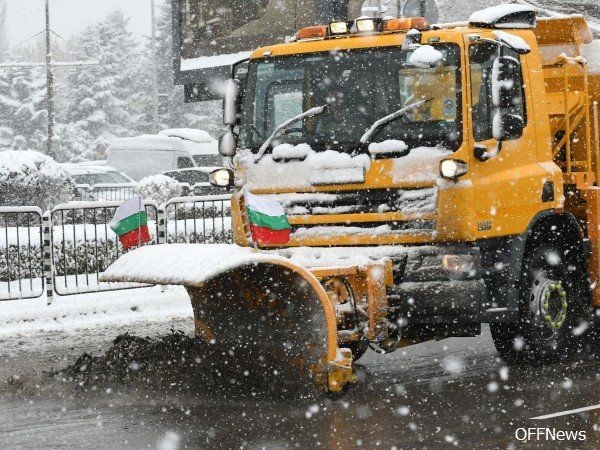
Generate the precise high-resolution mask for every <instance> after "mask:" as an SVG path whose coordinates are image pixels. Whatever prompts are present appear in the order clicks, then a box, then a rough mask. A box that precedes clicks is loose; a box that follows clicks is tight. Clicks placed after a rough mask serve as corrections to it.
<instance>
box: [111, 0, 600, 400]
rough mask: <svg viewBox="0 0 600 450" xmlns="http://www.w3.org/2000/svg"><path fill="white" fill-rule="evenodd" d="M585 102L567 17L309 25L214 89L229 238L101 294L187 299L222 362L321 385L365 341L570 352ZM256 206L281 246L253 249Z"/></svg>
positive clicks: (592, 144) (166, 252)
mask: <svg viewBox="0 0 600 450" xmlns="http://www.w3.org/2000/svg"><path fill="white" fill-rule="evenodd" d="M598 101H600V42H599V41H597V40H596V41H595V40H594V39H593V35H592V32H591V31H590V28H589V27H588V24H587V23H586V20H585V19H584V18H583V17H580V16H572V17H558V18H541V17H536V14H535V12H534V10H532V9H531V8H529V7H526V6H520V5H514V4H512V5H501V6H498V7H494V8H489V9H486V10H483V11H479V12H476V13H474V14H473V15H472V16H471V17H470V19H469V21H468V22H464V23H453V24H440V25H430V24H428V23H427V21H426V20H425V19H423V18H419V17H416V18H397V19H391V18H390V19H372V18H360V19H357V20H355V21H351V22H334V23H330V24H327V25H322V26H313V27H308V28H304V29H301V30H300V31H299V32H298V33H297V35H296V36H295V37H294V38H292V39H290V40H289V41H288V42H286V43H282V44H279V45H273V46H269V47H264V48H260V49H257V50H255V51H254V52H253V53H252V55H251V58H250V60H249V61H246V62H243V63H241V64H238V65H236V66H235V67H234V69H233V77H232V80H230V81H229V82H228V84H227V89H226V94H225V99H224V122H225V124H226V125H228V126H229V127H230V131H229V132H228V133H226V134H225V135H224V136H223V138H222V139H221V142H220V151H221V153H222V154H223V155H224V156H228V157H231V163H232V168H231V169H229V168H228V169H221V170H219V171H216V172H214V173H213V174H212V182H213V183H214V184H217V185H221V186H229V187H231V188H233V189H234V194H233V198H232V229H233V235H234V239H235V245H158V246H147V247H143V248H140V249H138V250H135V251H133V252H130V253H128V254H127V255H125V256H123V257H122V258H121V259H120V260H119V261H117V262H116V263H115V264H114V265H113V266H111V267H110V268H109V269H108V270H107V272H106V273H105V274H104V280H106V281H137V282H150V283H160V284H182V285H185V286H186V288H187V290H188V292H189V294H190V297H191V299H192V305H193V309H194V314H195V320H196V331H197V334H198V335H199V336H201V337H203V338H204V339H205V340H206V341H207V342H208V343H210V345H215V346H220V348H222V349H223V351H222V353H219V354H218V355H223V357H224V358H225V357H226V358H228V361H229V364H230V365H231V361H232V360H240V361H241V360H246V361H247V360H248V359H251V360H253V361H254V362H257V361H258V362H262V363H264V364H263V366H264V367H263V368H267V369H268V370H270V371H272V372H273V373H275V374H285V376H286V377H291V378H295V377H298V378H299V377H302V376H303V375H305V374H306V375H307V376H308V377H310V378H311V379H312V380H313V381H314V382H316V383H317V385H318V386H321V387H322V388H323V389H324V390H328V391H333V392H336V391H340V390H341V389H343V387H344V385H346V384H347V383H349V382H352V381H353V380H354V378H355V375H354V371H353V361H355V360H357V359H358V358H360V356H361V355H362V354H363V353H364V352H365V351H366V350H367V349H368V348H371V349H373V350H375V351H377V352H380V353H390V352H393V351H394V350H396V349H397V348H400V347H403V346H407V345H412V344H416V343H419V342H423V341H427V340H431V339H443V338H447V337H453V336H476V335H478V334H479V333H480V332H481V324H482V323H489V324H490V328H491V333H492V336H493V339H494V342H495V344H496V347H497V349H498V351H499V353H500V355H501V356H502V357H503V358H504V359H505V360H506V361H507V362H508V363H512V364H525V363H538V364H539V363H550V362H553V361H556V360H558V359H561V358H563V357H565V356H567V355H569V354H573V353H577V352H581V349H582V348H584V343H585V342H586V339H587V338H588V337H589V336H588V334H589V331H590V329H591V328H592V322H593V317H594V308H595V307H600V284H599V281H600V236H599V233H600V139H599V128H600V126H599V123H598V122H599V115H598ZM249 195H251V196H253V197H252V198H253V199H254V200H253V201H258V202H260V201H263V202H271V203H269V204H272V203H278V204H279V205H281V207H282V209H283V211H284V214H285V217H284V218H287V220H288V221H289V224H290V227H291V228H290V229H289V230H287V231H289V235H288V236H287V238H286V239H284V240H277V241H276V242H275V241H273V242H269V240H268V239H267V238H264V235H263V238H260V239H259V238H257V236H256V234H255V233H254V232H253V226H254V225H256V223H255V224H253V223H252V221H251V217H249V215H250V212H249V211H250V210H249V209H248V205H247V203H248V196H249ZM257 198H258V200H256V199H257ZM267 209H268V208H267ZM259 225H260V224H259ZM263 231H264V230H263ZM275 231H278V230H275ZM279 231H281V230H279ZM266 234H267V235H268V232H267V233H266ZM275 234H277V233H274V235H275ZM277 235H278V236H279V235H280V233H279V234H277ZM218 355H217V356H218ZM249 355H251V357H250V358H247V357H248V356H249ZM267 361H268V363H267ZM240 370H241V371H245V370H246V369H245V367H240ZM286 370H287V372H286ZM281 376H283V375H281Z"/></svg>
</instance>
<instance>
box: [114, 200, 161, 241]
mask: <svg viewBox="0 0 600 450" xmlns="http://www.w3.org/2000/svg"><path fill="white" fill-rule="evenodd" d="M109 226H110V228H111V229H112V230H113V231H114V232H115V233H116V234H117V235H118V236H119V240H120V241H121V244H122V245H123V248H124V249H125V250H129V249H131V248H133V247H137V246H140V245H142V244H145V243H146V242H149V241H151V240H152V237H151V236H150V232H149V231H148V214H147V213H146V208H144V204H143V202H142V199H141V198H140V197H134V198H132V199H130V200H127V201H125V202H124V203H123V204H122V205H121V206H119V207H118V208H117V211H116V212H115V216H114V217H113V219H112V220H111V221H110V224H109Z"/></svg>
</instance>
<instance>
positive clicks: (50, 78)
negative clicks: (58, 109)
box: [46, 0, 54, 157]
mask: <svg viewBox="0 0 600 450" xmlns="http://www.w3.org/2000/svg"><path fill="white" fill-rule="evenodd" d="M50 32H51V31H50V0H46V90H47V95H48V97H47V99H46V108H47V111H48V142H47V147H46V148H47V153H48V155H49V156H52V157H54V151H53V141H54V73H53V72H52V48H51V42H50Z"/></svg>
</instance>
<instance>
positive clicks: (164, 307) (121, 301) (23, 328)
mask: <svg viewBox="0 0 600 450" xmlns="http://www.w3.org/2000/svg"><path fill="white" fill-rule="evenodd" d="M175 318H178V319H187V318H189V319H190V321H191V320H193V313H192V307H191V304H190V300H189V297H188V296H187V293H186V291H185V289H184V288H182V287H179V286H170V287H168V288H167V290H166V291H165V292H161V289H160V287H152V288H142V289H132V290H122V291H113V292H103V293H95V294H83V295H73V296H68V297H59V296H56V297H55V300H54V303H53V304H52V305H50V306H47V305H46V299H45V297H41V298H38V299H31V300H15V301H8V302H0V340H2V339H4V338H11V339H14V338H26V337H33V336H38V335H43V334H45V333H49V332H54V331H60V332H66V333H75V332H77V331H78V330H81V329H90V328H97V327H103V328H105V327H117V326H123V325H132V324H136V323H145V322H147V323H156V322H167V321H168V320H170V319H175ZM37 342H40V341H37Z"/></svg>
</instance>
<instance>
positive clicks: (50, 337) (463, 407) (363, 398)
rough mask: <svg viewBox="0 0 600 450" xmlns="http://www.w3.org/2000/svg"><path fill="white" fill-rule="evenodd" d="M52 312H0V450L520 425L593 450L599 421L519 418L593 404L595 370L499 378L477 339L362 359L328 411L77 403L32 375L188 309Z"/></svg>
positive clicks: (210, 399)
mask: <svg viewBox="0 0 600 450" xmlns="http://www.w3.org/2000/svg"><path fill="white" fill-rule="evenodd" d="M53 308H54V309H53V311H52V312H53V314H50V315H49V314H48V311H45V310H44V306H43V305H42V304H36V303H35V301H24V302H13V303H10V304H0V349H1V350H0V448H8V447H20V448H56V447H61V446H70V447H74V448H83V447H89V446H91V445H93V446H94V447H95V448H98V449H101V448H102V449H104V448H112V449H114V448H148V447H149V448H165V449H171V448H184V447H187V448H239V447H240V446H244V447H246V448H261V447H266V448H282V447H286V446H287V447H299V448H318V447H323V448H336V449H338V448H339V449H342V448H343V449H347V448H358V447H362V448H373V447H375V446H380V447H381V448H391V447H392V446H396V447H398V448H408V447H419V448H422V447H427V448H439V447H448V446H452V445H453V444H454V445H456V448H475V447H479V448H507V447H508V448H520V447H525V445H524V444H523V443H521V442H519V441H517V440H516V439H515V437H514V433H515V431H516V430H517V429H518V428H519V427H531V426H543V427H545V426H549V427H555V428H556V429H561V430H573V431H580V430H581V431H586V438H587V439H586V441H584V442H576V443H571V444H570V447H571V448H575V447H585V448H598V447H599V446H600V434H598V433H597V432H596V431H595V428H597V424H598V423H599V422H600V410H591V411H584V412H581V413H576V414H571V415H566V416H562V417H557V418H551V419H546V420H531V418H532V417H536V416H541V415H546V414H552V413H556V412H560V411H565V410H571V409H576V408H582V407H586V406H590V405H596V404H598V403H600V394H597V392H598V389H597V384H598V369H599V367H600V362H598V361H588V362H584V363H578V364H571V365H570V364H566V363H565V364H562V365H557V366H553V367H547V368H536V369H529V370H525V369H519V370H515V369H507V368H506V367H505V366H504V365H503V363H502V362H501V361H500V360H499V359H498V358H497V355H496V352H495V350H494V348H493V344H492V343H491V338H490V337H489V333H487V331H486V333H484V335H483V336H482V337H479V338H455V339H449V340H445V341H440V342H432V343H426V344H421V345H417V346H414V347H410V348H407V349H405V350H399V351H397V352H396V353H394V354H392V355H387V356H379V355H376V354H374V353H370V354H368V355H367V356H366V357H365V358H364V359H363V360H361V369H360V372H361V375H362V376H361V380H360V382H359V384H358V386H356V387H354V388H353V389H352V390H351V391H350V392H349V393H347V394H346V395H345V396H344V397H342V398H340V399H336V400H329V399H325V398H317V399H315V398H312V399H305V400H298V399H293V400H289V399H286V400H281V399H273V398H265V397H264V396H263V397H256V398H252V397H251V396H250V395H246V396H235V395H222V393H219V392H213V393H211V392H207V390H205V389H202V380H201V379H198V380H197V384H196V386H191V384H194V383H189V380H186V379H183V380H177V379H168V380H164V381H165V383H166V384H165V385H166V386H169V388H168V389H167V388H165V389H161V388H156V386H153V387H152V388H146V387H144V382H143V381H142V380H140V382H139V385H136V386H133V387H132V386H131V385H121V384H119V383H115V384H114V386H113V387H112V388H110V389H101V390H100V389H99V390H97V391H93V392H87V393H83V392H81V391H80V390H78V389H76V388H75V387H73V386H72V385H65V384H62V383H57V382H56V381H55V380H50V379H49V378H48V377H47V376H43V375H42V374H41V373H40V371H42V370H51V369H55V368H59V367H64V366H66V365H68V364H70V363H72V362H73V361H74V360H75V359H76V358H77V357H78V356H79V355H81V354H82V353H84V352H90V353H93V354H99V353H101V352H102V351H104V350H105V349H106V348H108V347H109V346H110V344H111V341H112V340H113V339H114V337H115V336H117V335H118V334H121V333H123V332H126V331H129V332H131V333H135V334H138V335H141V336H145V335H150V336H159V335H166V334H168V333H169V330H170V329H171V328H172V327H174V328H177V329H181V330H183V331H185V332H188V333H191V331H192V321H191V308H190V307H189V306H188V303H187V298H186V295H185V292H184V291H183V290H180V289H170V290H169V291H168V292H167V293H165V294H161V293H160V292H159V291H158V289H157V288H153V289H147V290H138V291H129V292H121V293H112V294H97V295H87V296H78V297H73V298H62V299H58V300H57V304H56V305H54V306H53ZM174 385H178V387H177V388H172V386H174ZM179 385H182V386H183V387H182V388H181V387H180V386H179ZM542 444H545V443H544V442H543V443H542ZM563 444H564V443H563ZM561 447H564V445H561ZM528 448H531V444H530V445H529V447H528Z"/></svg>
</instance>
